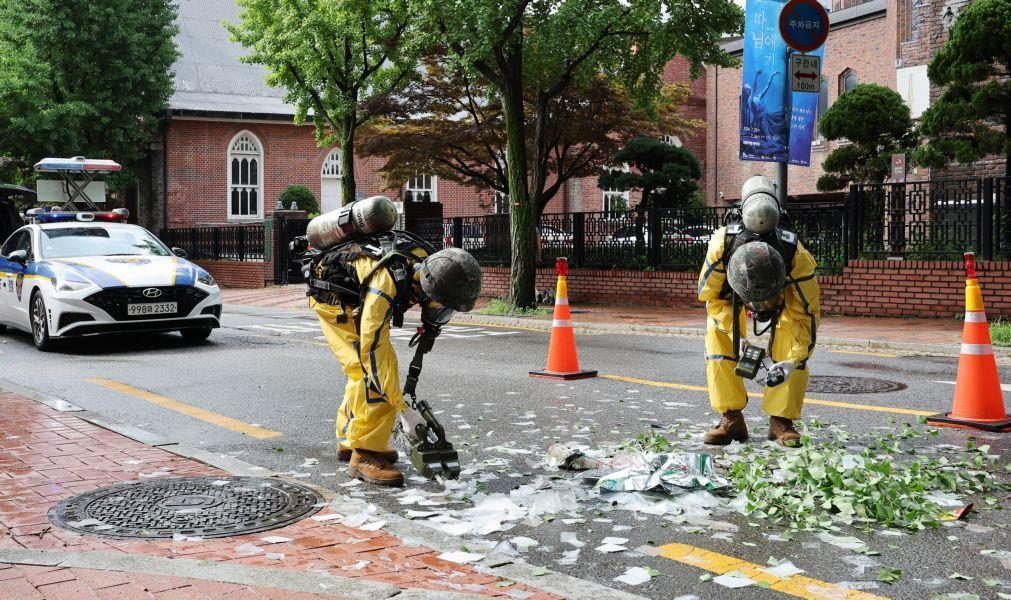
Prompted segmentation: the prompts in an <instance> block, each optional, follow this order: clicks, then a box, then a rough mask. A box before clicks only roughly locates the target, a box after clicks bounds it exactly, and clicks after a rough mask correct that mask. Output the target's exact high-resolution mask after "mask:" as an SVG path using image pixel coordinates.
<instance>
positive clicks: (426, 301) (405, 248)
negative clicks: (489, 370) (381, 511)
mask: <svg viewBox="0 0 1011 600" xmlns="http://www.w3.org/2000/svg"><path fill="white" fill-rule="evenodd" d="M392 234H396V235H399V236H403V235H404V234H403V232H389V233H387V234H385V235H386V236H390V235H392ZM396 235H395V236H394V239H395V240H396V239H397V238H396ZM415 239H416V238H415ZM388 241H389V240H388V239H387V242H388ZM381 246H386V247H385V248H382V247H381ZM410 246H411V244H410V241H408V242H407V243H406V244H405V243H403V240H401V241H400V242H397V243H395V245H394V244H390V243H386V244H380V243H379V242H378V241H376V240H375V239H374V238H366V239H364V240H360V241H357V242H352V243H348V244H344V245H342V246H340V247H338V248H336V249H334V250H332V251H330V252H328V253H326V254H325V255H324V256H323V258H322V260H318V261H314V263H313V266H312V267H311V269H312V274H311V275H310V278H309V282H310V294H311V295H312V296H313V297H312V299H311V300H310V307H311V308H312V309H313V310H314V311H315V312H316V315H317V316H318V318H319V322H320V325H321V326H322V328H323V334H324V335H325V337H326V340H327V342H328V343H329V345H330V348H331V349H332V350H333V352H334V354H335V355H336V356H337V360H338V361H339V362H340V364H341V367H342V369H343V371H344V374H345V375H346V376H347V384H346V385H345V387H344V398H343V401H342V402H341V405H340V408H339V409H338V412H337V438H338V448H337V455H338V459H339V460H341V461H343V462H348V463H349V464H348V473H349V474H350V475H351V476H352V477H355V478H358V479H362V480H364V481H367V482H369V483H373V484H376V485H381V486H394V487H395V486H401V485H403V483H404V476H403V473H401V472H400V470H399V469H397V468H396V467H395V466H394V463H395V462H396V461H397V459H398V455H397V451H396V450H393V449H391V448H390V447H389V444H390V436H391V434H392V432H393V427H394V425H395V423H396V420H397V417H398V415H399V416H400V418H401V420H402V422H403V425H404V429H405V431H413V430H414V428H415V426H416V425H417V424H418V423H423V420H422V418H421V417H420V415H418V413H417V412H415V411H414V410H411V409H409V407H408V406H407V404H406V403H405V402H404V397H403V390H402V388H401V385H400V380H399V377H400V370H399V364H398V361H397V354H396V352H395V351H394V349H393V345H392V344H391V343H390V325H391V322H393V324H395V325H396V326H398V327H399V326H400V325H402V322H403V313H404V312H405V311H406V310H407V309H408V308H410V307H411V306H414V305H421V307H422V315H421V320H422V328H421V329H420V330H419V335H421V336H430V337H433V338H434V337H436V336H438V334H439V330H440V328H441V327H442V326H443V325H445V324H446V323H448V322H449V320H450V318H451V317H452V315H453V314H455V312H456V311H463V312H466V311H469V310H471V309H473V307H474V302H475V301H476V299H477V296H478V294H479V293H480V289H481V269H480V266H479V265H478V263H477V261H476V260H475V259H474V258H473V257H472V256H471V255H470V254H469V253H467V252H466V251H464V250H461V249H459V248H447V249H445V250H441V251H439V252H435V253H434V254H431V255H429V254H428V250H426V249H425V248H424V247H422V246H421V245H415V246H414V247H410Z"/></svg>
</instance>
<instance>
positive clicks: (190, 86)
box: [169, 0, 295, 115]
mask: <svg viewBox="0 0 1011 600" xmlns="http://www.w3.org/2000/svg"><path fill="white" fill-rule="evenodd" d="M222 21H228V22H230V23H238V22H239V7H238V4H237V2H236V1H235V0H179V20H178V24H179V33H178V35H177V36H176V44H177V45H178V47H179V52H180V54H181V56H180V57H179V60H178V61H177V62H176V64H175V67H174V70H175V88H176V89H175V93H174V94H173V95H172V98H171V99H170V100H169V107H170V108H171V109H173V110H183V111H207V112H228V113H244V114H247V115H256V114H262V115H292V114H294V112H295V111H294V107H292V106H291V105H287V104H285V103H284V101H283V100H282V98H281V96H282V94H283V92H282V90H280V89H277V88H272V87H270V86H268V85H267V84H266V82H265V81H264V79H265V77H266V70H265V69H264V67H262V66H260V65H249V64H245V63H242V62H239V59H240V58H241V57H242V56H244V55H245V54H247V51H246V49H245V48H243V47H242V45H241V44H237V43H235V42H232V41H231V40H229V39H228V31H226V30H225V28H224V27H223V26H222Z"/></svg>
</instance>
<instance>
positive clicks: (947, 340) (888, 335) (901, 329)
mask: <svg viewBox="0 0 1011 600" xmlns="http://www.w3.org/2000/svg"><path fill="white" fill-rule="evenodd" d="M222 298H223V300H224V302H225V304H241V305H246V306H263V307H271V308H285V309H307V308H308V302H307V301H306V298H305V286H304V285H302V284H298V285H288V286H277V287H268V288H263V289H259V290H240V289H225V290H222ZM483 305H484V304H483V303H479V304H478V306H479V307H480V306H483ZM572 313H573V314H572V320H573V321H574V322H575V323H576V324H589V323H609V324H616V323H625V324H630V325H649V326H657V327H691V328H697V329H699V330H701V329H702V327H703V318H704V317H703V308H702V305H701V304H697V305H685V306H672V307H658V306H629V305H620V306H615V305H600V304H573V305H572ZM472 314H474V313H472ZM475 316H476V317H479V316H480V315H475ZM529 318H531V319H539V320H550V319H551V315H550V314H549V315H544V316H540V317H529ZM961 335H962V322H961V321H958V320H955V319H899V318H891V317H843V316H837V315H824V316H823V319H822V322H821V323H820V325H819V327H818V336H819V338H824V339H839V340H859V341H874V342H890V343H899V344H931V345H954V346H957V345H958V344H959V343H960V341H961Z"/></svg>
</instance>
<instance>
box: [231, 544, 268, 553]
mask: <svg viewBox="0 0 1011 600" xmlns="http://www.w3.org/2000/svg"><path fill="white" fill-rule="evenodd" d="M261 552H263V548H261V547H259V546H254V545H253V544H242V545H240V546H236V547H235V553H236V554H238V555H239V556H253V555H254V554H259V553H261Z"/></svg>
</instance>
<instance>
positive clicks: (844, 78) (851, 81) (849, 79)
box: [839, 69, 859, 96]
mask: <svg viewBox="0 0 1011 600" xmlns="http://www.w3.org/2000/svg"><path fill="white" fill-rule="evenodd" d="M857 83H859V81H857V72H856V71H854V70H853V69H846V70H845V71H843V72H842V75H840V76H839V95H840V96H842V95H843V94H845V93H846V92H848V91H850V90H852V89H853V88H855V87H857Z"/></svg>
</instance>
